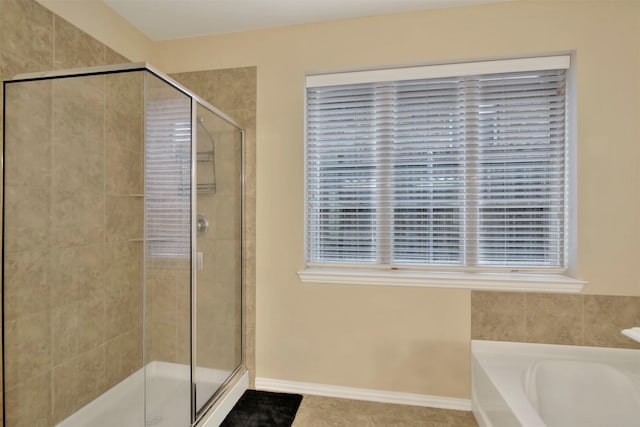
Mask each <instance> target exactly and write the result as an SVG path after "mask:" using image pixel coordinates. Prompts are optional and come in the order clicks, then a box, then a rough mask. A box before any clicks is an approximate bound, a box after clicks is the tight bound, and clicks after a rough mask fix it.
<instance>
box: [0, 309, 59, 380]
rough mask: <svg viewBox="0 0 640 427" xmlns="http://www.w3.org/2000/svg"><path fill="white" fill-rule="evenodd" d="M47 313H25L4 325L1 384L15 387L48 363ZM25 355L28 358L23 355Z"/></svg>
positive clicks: (48, 315)
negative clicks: (3, 357) (3, 356)
mask: <svg viewBox="0 0 640 427" xmlns="http://www.w3.org/2000/svg"><path fill="white" fill-rule="evenodd" d="M50 324H51V315H50V313H49V312H48V311H45V312H41V313H38V314H33V315H30V314H25V315H22V316H20V317H18V318H17V319H16V320H12V321H8V322H7V324H6V325H5V343H4V344H5V350H6V352H5V366H6V367H7V371H6V372H5V373H4V375H5V378H4V379H5V385H6V386H7V388H13V387H17V386H18V385H20V384H21V383H24V382H25V381H27V380H28V379H30V378H32V377H34V376H36V375H40V374H42V373H45V372H47V370H48V369H49V368H50V366H51V339H50V329H49V328H50ZM25 355H29V357H25Z"/></svg>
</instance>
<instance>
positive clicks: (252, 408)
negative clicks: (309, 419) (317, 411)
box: [220, 390, 302, 427]
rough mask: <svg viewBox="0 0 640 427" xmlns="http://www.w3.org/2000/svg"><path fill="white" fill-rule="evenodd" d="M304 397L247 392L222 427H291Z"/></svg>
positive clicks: (254, 391)
mask: <svg viewBox="0 0 640 427" xmlns="http://www.w3.org/2000/svg"><path fill="white" fill-rule="evenodd" d="M300 402H302V395H300V394H287V393H271V392H268V391H256V390H247V391H245V392H244V394H243V395H242V397H241V398H240V400H238V403H236V406H234V407H233V409H232V410H231V412H229V415H227V418H225V419H224V421H223V422H222V424H220V427H291V424H293V419H294V418H295V417H296V412H298V407H299V406H300Z"/></svg>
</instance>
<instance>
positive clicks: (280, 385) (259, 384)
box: [256, 378, 471, 411]
mask: <svg viewBox="0 0 640 427" xmlns="http://www.w3.org/2000/svg"><path fill="white" fill-rule="evenodd" d="M256 389H257V390H265V391H279V392H284V393H299V394H311V395H315V396H327V397H338V398H343V399H354V400H368V401H371V402H381V403H397V404H401V405H413V406H426V407H430V408H441V409H454V410H459V411H470V410H471V400H470V399H460V398H457V397H442V396H430V395H428V394H416V393H401V392H397V391H386V390H372V389H367V388H354V387H344V386H338V385H329V384H316V383H303V382H298V381H285V380H275V379H272V378H256Z"/></svg>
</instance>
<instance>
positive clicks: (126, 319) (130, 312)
mask: <svg viewBox="0 0 640 427" xmlns="http://www.w3.org/2000/svg"><path fill="white" fill-rule="evenodd" d="M141 307H142V288H140V289H138V290H133V291H116V292H109V293H107V295H106V298H105V339H106V340H111V339H113V338H116V337H117V336H118V335H122V334H124V333H126V332H128V331H129V330H131V329H133V328H141V327H142V320H143V319H142V310H141Z"/></svg>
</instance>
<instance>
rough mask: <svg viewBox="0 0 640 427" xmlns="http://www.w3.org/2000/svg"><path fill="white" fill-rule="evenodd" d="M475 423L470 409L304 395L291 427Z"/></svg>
mask: <svg viewBox="0 0 640 427" xmlns="http://www.w3.org/2000/svg"><path fill="white" fill-rule="evenodd" d="M415 426H421V427H478V424H477V423H476V420H475V419H474V418H473V414H472V413H471V412H466V411H452V410H448V409H435V408H423V407H419V406H406V405H394V404H389V403H375V402H364V401H359V400H347V399H335V398H330V397H320V396H304V399H302V404H301V405H300V409H298V413H297V415H296V418H295V420H294V422H293V426H292V427H415Z"/></svg>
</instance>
